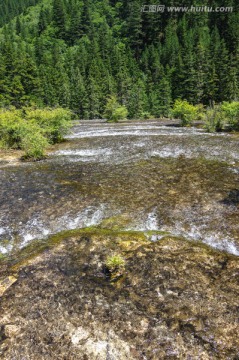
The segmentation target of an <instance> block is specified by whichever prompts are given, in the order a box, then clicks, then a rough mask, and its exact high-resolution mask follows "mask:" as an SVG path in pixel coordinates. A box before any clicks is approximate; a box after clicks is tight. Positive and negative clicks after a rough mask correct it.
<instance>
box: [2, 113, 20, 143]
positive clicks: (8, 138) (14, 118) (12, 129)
mask: <svg viewBox="0 0 239 360" xmlns="http://www.w3.org/2000/svg"><path fill="white" fill-rule="evenodd" d="M22 127H24V121H23V119H22V113H21V111H20V110H15V109H12V110H6V111H4V110H2V111H0V140H1V143H2V146H3V147H6V148H15V149H20V148H21V128H22Z"/></svg>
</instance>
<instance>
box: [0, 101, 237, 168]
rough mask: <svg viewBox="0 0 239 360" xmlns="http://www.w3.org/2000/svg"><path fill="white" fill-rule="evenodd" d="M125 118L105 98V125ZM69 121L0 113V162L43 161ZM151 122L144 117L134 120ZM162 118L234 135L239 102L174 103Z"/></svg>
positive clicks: (44, 112)
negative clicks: (167, 114) (230, 132)
mask: <svg viewBox="0 0 239 360" xmlns="http://www.w3.org/2000/svg"><path fill="white" fill-rule="evenodd" d="M127 115H128V110H127V108H126V106H124V105H121V104H119V102H118V101H117V98H116V96H111V97H110V98H108V101H107V104H106V107H105V112H104V117H105V119H106V121H107V122H109V123H113V122H119V121H123V120H129V121H130V119H127ZM73 118H74V114H73V112H72V111H71V110H69V109H64V108H36V107H23V108H21V109H16V108H15V107H10V108H8V109H4V108H3V109H0V159H1V160H2V161H4V160H5V159H6V160H7V159H15V160H16V158H17V157H18V156H19V157H20V158H21V160H23V161H38V160H42V159H44V158H45V157H46V151H47V149H48V148H50V147H51V146H52V145H54V144H57V143H60V142H62V141H64V136H65V135H66V134H67V133H68V132H69V130H70V128H71V126H72V125H73V123H72V119H73ZM152 118H154V117H153V116H152V115H150V114H149V113H147V114H142V116H141V117H139V119H138V120H145V121H147V119H152ZM162 118H164V119H170V120H172V119H177V120H178V121H179V122H180V125H181V126H187V127H188V126H192V125H193V124H194V123H195V122H199V123H200V124H201V126H202V127H203V128H204V129H205V131H207V132H221V131H227V132H228V131H238V130H239V102H238V101H233V102H223V103H221V104H219V105H215V106H214V107H213V108H205V107H204V106H203V105H202V104H199V105H192V104H190V103H189V102H187V101H186V100H176V101H175V103H174V105H173V107H172V108H171V110H170V112H169V116H168V117H163V116H162V117H160V118H159V120H160V119H162ZM131 120H132V119H131ZM89 121H90V120H89ZM166 121H167V120H166Z"/></svg>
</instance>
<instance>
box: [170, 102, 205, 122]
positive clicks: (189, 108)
mask: <svg viewBox="0 0 239 360" xmlns="http://www.w3.org/2000/svg"><path fill="white" fill-rule="evenodd" d="M198 113H199V107H198V106H194V105H191V104H189V103H188V102H187V101H186V100H176V101H175V103H174V106H173V109H172V114H171V115H172V116H173V117H175V118H176V119H180V120H181V125H182V126H188V125H190V124H191V123H192V121H193V120H196V119H197V117H198Z"/></svg>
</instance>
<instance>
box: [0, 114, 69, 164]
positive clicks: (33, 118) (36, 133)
mask: <svg viewBox="0 0 239 360" xmlns="http://www.w3.org/2000/svg"><path fill="white" fill-rule="evenodd" d="M70 120H71V112H70V111H69V110H65V109H62V108H58V109H34V108H23V109H22V110H16V109H15V108H12V109H10V110H1V111H0V145H1V147H5V148H15V149H23V150H25V156H24V158H32V159H33V160H39V159H41V158H42V157H44V150H45V148H46V147H47V146H48V145H49V143H51V144H54V143H57V142H60V141H61V140H62V139H63V136H64V135H65V134H66V133H67V131H68V130H69V127H70V126H71V121H70Z"/></svg>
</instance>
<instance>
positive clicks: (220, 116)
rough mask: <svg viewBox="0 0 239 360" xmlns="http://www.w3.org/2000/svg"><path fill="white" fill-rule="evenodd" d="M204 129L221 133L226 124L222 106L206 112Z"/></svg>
mask: <svg viewBox="0 0 239 360" xmlns="http://www.w3.org/2000/svg"><path fill="white" fill-rule="evenodd" d="M203 120H204V122H205V123H204V128H205V129H206V130H207V131H208V132H214V131H221V130H223V128H224V124H225V114H224V112H223V111H222V109H221V106H216V107H215V108H214V109H208V110H206V112H205V114H204V119H203Z"/></svg>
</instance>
